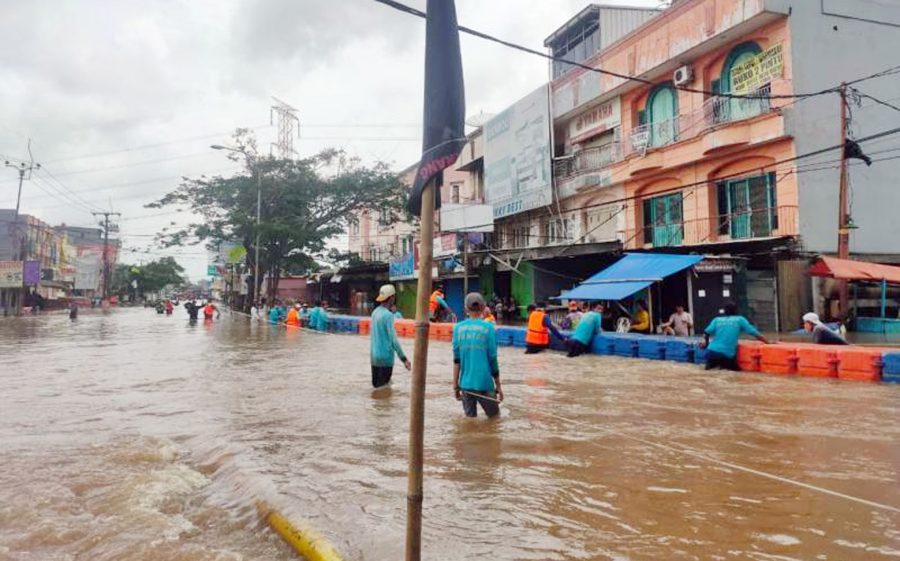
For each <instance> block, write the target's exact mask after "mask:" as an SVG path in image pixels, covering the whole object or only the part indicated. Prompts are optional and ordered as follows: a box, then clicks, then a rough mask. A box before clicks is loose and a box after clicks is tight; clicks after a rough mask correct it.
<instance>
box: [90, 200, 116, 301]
mask: <svg viewBox="0 0 900 561" xmlns="http://www.w3.org/2000/svg"><path fill="white" fill-rule="evenodd" d="M91 214H93V215H94V216H102V217H103V222H102V223H101V224H100V225H101V226H103V300H106V299H107V298H109V276H110V275H109V273H110V271H109V229H110V224H109V217H110V216H122V213H120V212H92V213H91ZM113 226H115V224H113Z"/></svg>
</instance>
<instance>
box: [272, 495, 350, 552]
mask: <svg viewBox="0 0 900 561" xmlns="http://www.w3.org/2000/svg"><path fill="white" fill-rule="evenodd" d="M256 510H257V512H258V513H259V516H260V518H262V519H263V521H265V523H266V524H268V525H269V527H270V528H272V529H273V530H275V532H276V533H277V534H278V535H279V536H281V539H283V540H284V541H285V542H286V543H287V544H288V545H289V546H291V548H293V550H294V551H296V552H297V553H299V554H300V555H302V556H303V557H304V558H305V559H307V560H308V561H343V559H342V558H341V555H340V554H339V553H338V552H337V550H336V549H334V547H332V546H331V544H330V543H328V540H326V539H325V538H324V537H323V536H322V535H321V534H319V533H318V532H316V531H315V530H313V529H312V528H310V527H309V526H308V525H307V524H306V523H305V522H304V523H300V524H297V523H294V522H291V521H290V520H288V519H287V518H286V517H285V516H284V515H282V514H281V513H280V512H278V511H277V510H275V509H273V508H272V507H270V506H269V505H267V504H266V503H262V502H260V503H257V504H256Z"/></svg>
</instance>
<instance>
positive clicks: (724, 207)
mask: <svg viewBox="0 0 900 561" xmlns="http://www.w3.org/2000/svg"><path fill="white" fill-rule="evenodd" d="M716 198H717V199H718V203H719V217H718V223H719V235H725V234H728V214H729V213H730V209H729V205H728V182H727V181H722V182H719V183H717V184H716Z"/></svg>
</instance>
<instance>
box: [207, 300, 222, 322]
mask: <svg viewBox="0 0 900 561" xmlns="http://www.w3.org/2000/svg"><path fill="white" fill-rule="evenodd" d="M214 313H215V314H216V319H218V318H219V316H220V315H221V314H220V313H219V308H217V307H216V305H215V304H213V303H212V301H209V302H207V303H206V305H205V306H203V319H207V320H212V319H213V314H214Z"/></svg>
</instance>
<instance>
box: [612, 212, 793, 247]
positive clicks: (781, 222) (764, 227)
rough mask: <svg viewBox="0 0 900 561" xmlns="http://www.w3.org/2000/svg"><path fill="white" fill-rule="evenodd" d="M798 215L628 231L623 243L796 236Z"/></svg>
mask: <svg viewBox="0 0 900 561" xmlns="http://www.w3.org/2000/svg"><path fill="white" fill-rule="evenodd" d="M798 217H799V213H798V210H797V207H796V206H779V207H772V208H756V209H745V210H738V211H735V212H732V213H729V214H723V215H719V216H710V217H705V218H696V219H693V220H684V221H682V222H676V223H670V224H655V225H650V226H641V227H640V228H629V229H626V230H625V231H624V232H623V236H622V242H623V245H624V246H625V247H627V248H631V249H635V248H641V247H647V246H651V247H676V246H684V245H695V244H704V243H725V242H730V241H740V240H753V239H762V238H771V237H778V236H790V235H796V234H797V233H798V232H799V230H798V227H799V226H798Z"/></svg>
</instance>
